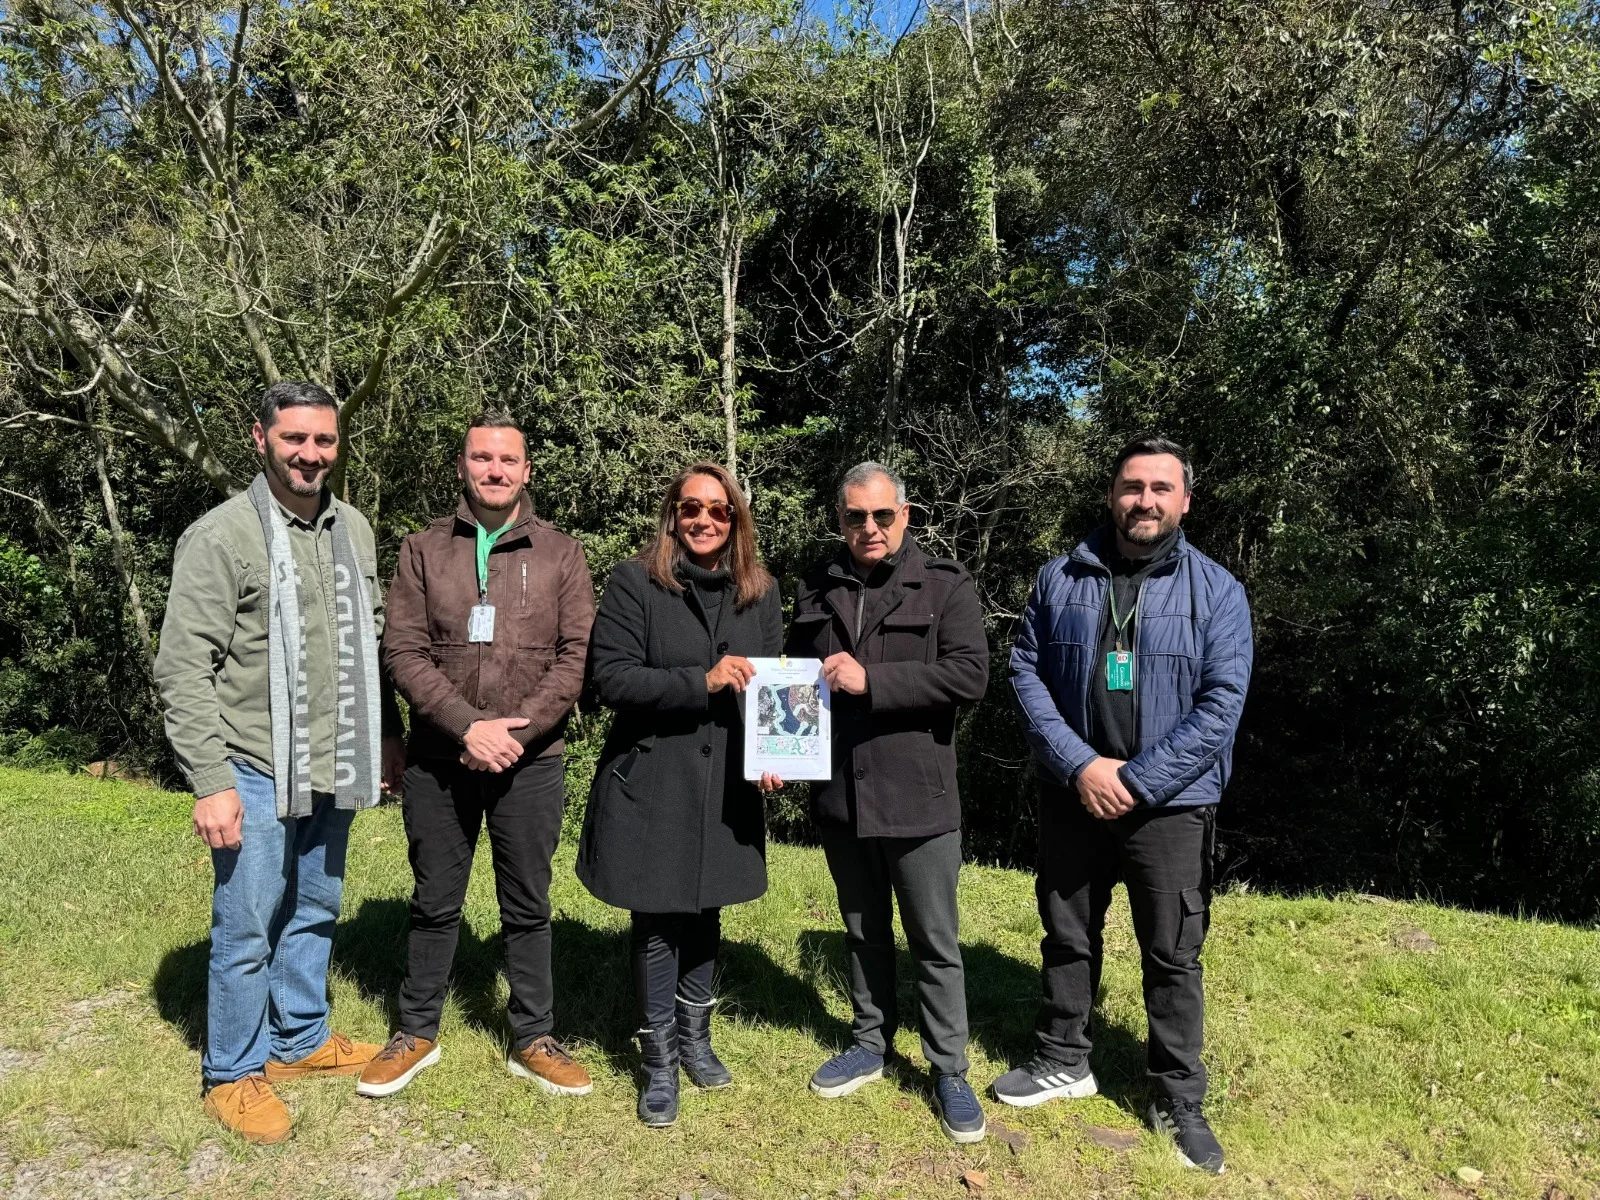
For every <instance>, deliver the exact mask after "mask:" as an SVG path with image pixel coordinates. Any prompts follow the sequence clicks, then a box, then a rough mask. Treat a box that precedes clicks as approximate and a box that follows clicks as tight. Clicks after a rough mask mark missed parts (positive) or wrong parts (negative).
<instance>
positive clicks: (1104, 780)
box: [1077, 758, 1139, 821]
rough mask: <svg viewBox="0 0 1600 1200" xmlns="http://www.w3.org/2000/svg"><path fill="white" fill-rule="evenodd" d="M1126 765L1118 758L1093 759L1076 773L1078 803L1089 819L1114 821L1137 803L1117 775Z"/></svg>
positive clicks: (1131, 809)
mask: <svg viewBox="0 0 1600 1200" xmlns="http://www.w3.org/2000/svg"><path fill="white" fill-rule="evenodd" d="M1127 765H1128V764H1127V763H1126V762H1125V761H1124V760H1122V759H1120V758H1097V759H1095V760H1094V761H1093V762H1091V763H1090V764H1089V765H1088V766H1087V767H1085V768H1084V769H1083V770H1081V771H1079V772H1078V780H1077V785H1078V799H1079V800H1080V801H1082V803H1083V806H1084V807H1085V808H1086V809H1088V810H1089V815H1090V816H1092V817H1098V818H1100V820H1102V821H1114V820H1116V819H1117V818H1118V817H1120V816H1122V815H1123V814H1125V813H1128V812H1131V811H1133V809H1134V807H1135V806H1136V805H1137V804H1138V803H1139V802H1138V801H1137V800H1136V799H1134V796H1133V793H1132V792H1130V791H1128V788H1127V785H1126V784H1124V783H1123V782H1122V777H1121V776H1120V775H1118V774H1117V772H1118V771H1120V770H1122V768H1123V767H1125V766H1127Z"/></svg>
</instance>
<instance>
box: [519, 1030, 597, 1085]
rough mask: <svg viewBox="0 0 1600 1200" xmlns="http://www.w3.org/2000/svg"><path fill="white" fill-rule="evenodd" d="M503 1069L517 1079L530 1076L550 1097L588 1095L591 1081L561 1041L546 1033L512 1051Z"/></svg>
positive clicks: (587, 1073)
mask: <svg viewBox="0 0 1600 1200" xmlns="http://www.w3.org/2000/svg"><path fill="white" fill-rule="evenodd" d="M506 1070H508V1071H510V1072H511V1073H512V1074H513V1075H515V1076H517V1077H518V1078H520V1079H531V1080H533V1081H534V1082H535V1083H537V1084H538V1085H539V1086H540V1087H542V1088H543V1089H544V1090H545V1091H547V1092H549V1093H550V1094H551V1095H553V1096H587V1095H588V1094H589V1093H590V1092H592V1091H593V1090H594V1083H593V1081H591V1080H590V1078H589V1072H587V1071H585V1070H584V1069H583V1068H582V1067H580V1066H579V1065H578V1064H577V1063H576V1062H574V1061H573V1059H572V1055H570V1054H568V1053H567V1052H566V1051H565V1050H563V1049H562V1048H561V1043H560V1042H558V1041H556V1040H555V1038H553V1037H551V1036H550V1035H549V1034H548V1033H547V1034H545V1035H544V1037H541V1038H534V1039H533V1041H531V1042H529V1043H528V1047H527V1049H525V1050H514V1051H512V1052H511V1055H510V1057H509V1058H507V1059H506Z"/></svg>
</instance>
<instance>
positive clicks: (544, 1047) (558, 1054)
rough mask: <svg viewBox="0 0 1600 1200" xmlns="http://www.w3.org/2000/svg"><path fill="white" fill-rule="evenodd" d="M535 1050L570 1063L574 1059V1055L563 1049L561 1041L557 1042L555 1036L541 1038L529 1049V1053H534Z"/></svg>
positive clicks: (559, 1060)
mask: <svg viewBox="0 0 1600 1200" xmlns="http://www.w3.org/2000/svg"><path fill="white" fill-rule="evenodd" d="M535 1051H537V1052H538V1053H540V1054H546V1055H549V1056H550V1057H551V1058H553V1059H555V1060H556V1061H557V1062H560V1063H569V1062H572V1061H573V1058H572V1055H570V1054H568V1053H567V1052H566V1051H565V1050H563V1049H562V1048H561V1043H559V1042H557V1041H556V1040H555V1039H554V1038H548V1037H546V1038H540V1039H539V1040H538V1041H536V1042H534V1043H533V1045H531V1046H529V1047H528V1049H527V1053H529V1054H532V1053H534V1052H535Z"/></svg>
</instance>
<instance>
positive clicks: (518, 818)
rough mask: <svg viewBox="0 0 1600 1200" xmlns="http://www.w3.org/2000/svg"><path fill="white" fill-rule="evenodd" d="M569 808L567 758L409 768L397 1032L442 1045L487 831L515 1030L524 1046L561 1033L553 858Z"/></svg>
mask: <svg viewBox="0 0 1600 1200" xmlns="http://www.w3.org/2000/svg"><path fill="white" fill-rule="evenodd" d="M565 803H566V786H565V772H564V768H563V765H562V761H561V755H559V754H552V755H550V756H548V757H546V758H536V759H533V760H532V761H531V762H528V763H524V764H522V765H521V766H518V767H514V768H513V769H512V770H510V771H505V772H502V773H500V774H495V773H493V772H490V771H473V770H470V769H468V768H467V767H464V766H461V765H460V764H459V763H444V762H426V763H418V764H413V765H411V766H410V767H407V768H406V778H405V801H404V803H403V805H402V812H403V813H404V814H405V821H406V840H407V842H408V843H409V844H410V851H411V873H412V875H413V876H414V877H415V879H416V887H415V889H414V890H413V891H412V893H411V942H410V946H409V949H408V952H407V956H406V978H405V982H404V983H403V984H401V986H400V1028H401V1029H402V1030H403V1031H404V1032H406V1033H409V1034H411V1035H412V1036H414V1037H421V1038H427V1039H429V1040H430V1041H433V1040H437V1038H438V1036H439V1016H440V1014H441V1013H442V1012H443V1011H444V997H445V989H446V986H447V985H448V982H449V978H450V964H451V963H452V961H453V960H454V959H455V954H456V936H457V933H458V932H459V930H460V928H461V905H462V902H463V901H464V900H465V899H466V896H467V880H468V879H469V878H470V877H471V874H472V855H473V851H474V850H475V849H476V848H477V844H478V831H479V829H480V828H482V826H483V825H484V823H485V822H487V824H488V826H489V846H490V851H491V854H492V856H493V860H494V886H495V895H496V898H497V899H498V900H499V901H500V932H501V936H502V939H503V940H504V942H505V953H506V980H507V982H509V983H510V985H511V1004H510V1017H511V1032H512V1036H513V1039H514V1041H515V1043H516V1048H517V1049H519V1050H521V1049H524V1048H526V1046H527V1045H528V1043H530V1042H532V1041H533V1040H534V1039H535V1038H537V1037H542V1036H543V1035H545V1034H547V1033H549V1032H550V1030H551V1029H552V1028H553V1027H554V1016H553V1014H552V1011H551V1007H552V1004H553V1000H554V997H553V991H552V986H551V980H550V856H551V855H552V854H554V853H555V848H556V841H557V839H558V838H559V837H560V836H561V814H562V809H563V807H564V806H565Z"/></svg>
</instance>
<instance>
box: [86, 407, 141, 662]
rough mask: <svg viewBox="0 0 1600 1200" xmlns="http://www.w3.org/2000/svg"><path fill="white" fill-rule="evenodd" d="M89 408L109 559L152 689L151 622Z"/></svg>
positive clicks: (90, 431) (93, 416) (102, 443)
mask: <svg viewBox="0 0 1600 1200" xmlns="http://www.w3.org/2000/svg"><path fill="white" fill-rule="evenodd" d="M87 407H88V424H89V436H90V437H91V438H92V439H94V470H95V474H96V475H98V476H99V477H100V499H101V501H102V502H103V503H104V504H105V506H106V526H107V527H108V528H109V529H110V530H111V558H112V561H113V562H115V563H116V565H117V574H118V575H120V576H122V586H123V587H124V588H125V589H126V590H127V593H128V608H129V609H130V610H131V611H132V612H133V625H134V628H135V629H136V630H137V631H138V633H139V654H140V657H142V658H143V660H144V667H145V670H146V671H147V672H148V673H149V676H150V682H151V686H152V687H153V686H154V685H155V677H156V651H155V642H154V641H153V640H152V639H151V637H150V621H149V618H147V617H146V616H145V612H144V601H143V599H142V598H141V597H140V595H139V581H138V580H137V579H135V578H134V577H133V564H132V563H131V562H130V561H129V556H128V550H129V545H128V540H127V538H126V536H125V535H124V534H123V531H122V518H121V517H120V516H119V515H118V513H117V497H116V493H114V492H113V491H112V490H111V475H110V473H109V472H108V471H107V470H106V444H105V439H104V438H103V437H101V435H100V431H99V430H98V429H97V428H95V425H94V418H95V414H94V407H93V406H92V405H90V406H87Z"/></svg>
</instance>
